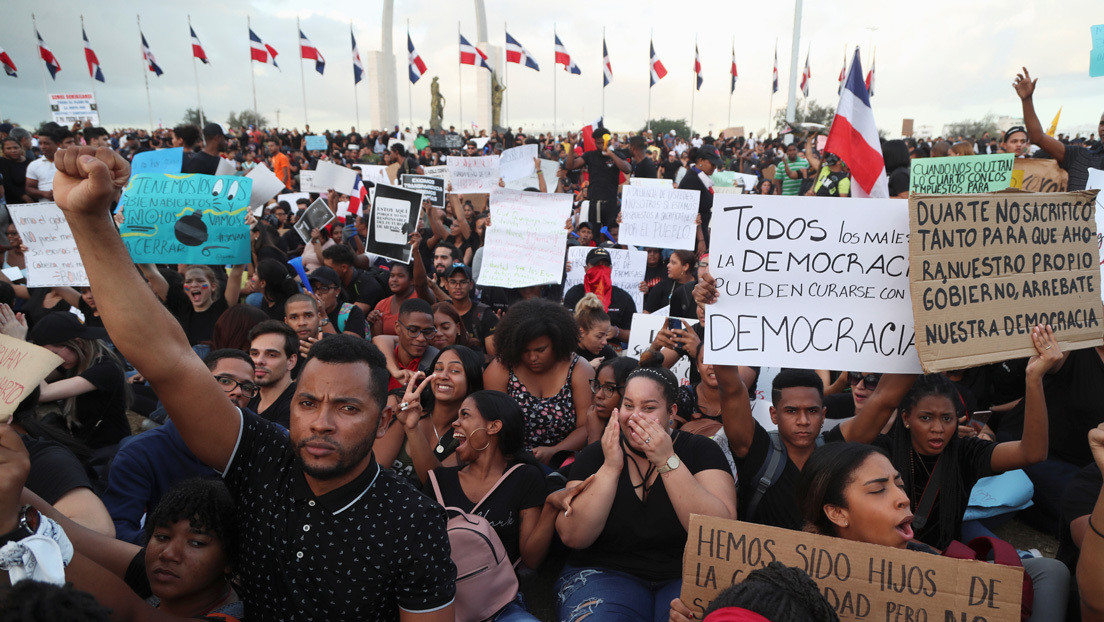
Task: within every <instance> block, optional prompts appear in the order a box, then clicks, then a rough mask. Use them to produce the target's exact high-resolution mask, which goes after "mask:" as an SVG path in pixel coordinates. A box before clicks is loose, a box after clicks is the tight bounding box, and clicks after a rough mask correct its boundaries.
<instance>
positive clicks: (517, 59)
mask: <svg viewBox="0 0 1104 622" xmlns="http://www.w3.org/2000/svg"><path fill="white" fill-rule="evenodd" d="M506 62H507V63H517V64H519V65H525V66H526V67H528V68H530V69H532V70H534V71H540V65H538V64H537V59H535V58H533V55H532V54H530V53H529V50H527V49H525V46H523V45H522V44H520V43H518V40H517V39H515V38H513V37H511V36H510V33H506Z"/></svg>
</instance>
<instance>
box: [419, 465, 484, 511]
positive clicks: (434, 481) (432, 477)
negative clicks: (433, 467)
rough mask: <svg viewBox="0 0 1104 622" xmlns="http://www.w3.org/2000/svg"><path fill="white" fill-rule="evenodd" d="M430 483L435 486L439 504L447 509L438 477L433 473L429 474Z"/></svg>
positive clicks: (434, 491)
mask: <svg viewBox="0 0 1104 622" xmlns="http://www.w3.org/2000/svg"><path fill="white" fill-rule="evenodd" d="M429 483H430V484H433V494H434V496H436V497H437V503H438V504H439V505H440V506H441V507H445V498H444V497H443V496H442V495H441V487H440V486H439V485H438V484H437V475H436V474H435V473H434V472H433V471H430V472H429ZM496 485H497V484H496Z"/></svg>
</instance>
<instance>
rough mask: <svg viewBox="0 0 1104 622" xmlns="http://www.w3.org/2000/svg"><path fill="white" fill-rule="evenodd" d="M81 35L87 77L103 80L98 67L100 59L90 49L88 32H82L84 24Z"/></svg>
mask: <svg viewBox="0 0 1104 622" xmlns="http://www.w3.org/2000/svg"><path fill="white" fill-rule="evenodd" d="M81 37H83V38H84V60H85V61H86V62H87V63H88V77H90V78H92V79H93V80H99V81H100V82H103V81H104V75H103V70H102V69H100V59H98V58H96V53H95V52H94V51H92V44H91V43H89V42H88V33H86V32H84V26H81Z"/></svg>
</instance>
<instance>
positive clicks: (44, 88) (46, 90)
mask: <svg viewBox="0 0 1104 622" xmlns="http://www.w3.org/2000/svg"><path fill="white" fill-rule="evenodd" d="M31 25H32V26H34V30H35V37H36V38H37V37H38V36H39V32H38V22H37V21H36V20H35V14H34V13H31ZM35 45H38V46H41V45H42V43H41V42H39V41H35ZM38 55H39V56H42V50H41V48H40V49H39V51H38ZM45 64H46V61H45V60H43V61H42V65H39V66H38V70H39V71H40V72H41V74H42V93H43V94H44V95H46V108H47V110H49V111H50V116H51V117H52V116H53V113H54V109H53V107H52V105H51V103H50V89H49V88H48V87H47V86H46V67H45Z"/></svg>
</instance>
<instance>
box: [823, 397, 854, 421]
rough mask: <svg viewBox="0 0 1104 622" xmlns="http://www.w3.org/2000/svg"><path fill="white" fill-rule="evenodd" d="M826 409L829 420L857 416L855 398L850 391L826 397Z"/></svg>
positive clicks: (825, 414)
mask: <svg viewBox="0 0 1104 622" xmlns="http://www.w3.org/2000/svg"><path fill="white" fill-rule="evenodd" d="M824 408H825V413H824V416H825V417H827V418H828V419H850V418H851V417H854V416H855V398H854V397H853V396H852V395H851V392H850V391H844V392H843V393H833V394H831V395H825V396H824Z"/></svg>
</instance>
